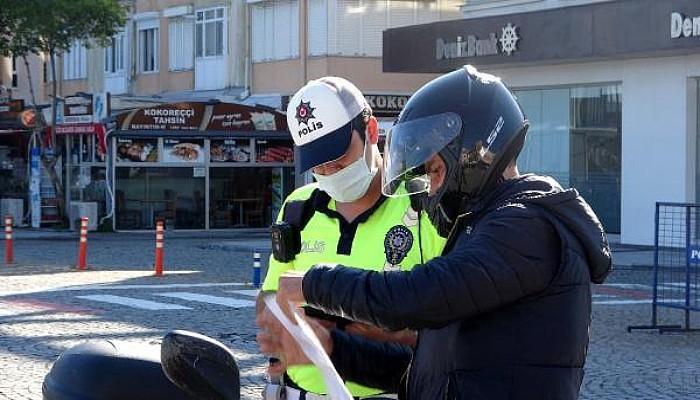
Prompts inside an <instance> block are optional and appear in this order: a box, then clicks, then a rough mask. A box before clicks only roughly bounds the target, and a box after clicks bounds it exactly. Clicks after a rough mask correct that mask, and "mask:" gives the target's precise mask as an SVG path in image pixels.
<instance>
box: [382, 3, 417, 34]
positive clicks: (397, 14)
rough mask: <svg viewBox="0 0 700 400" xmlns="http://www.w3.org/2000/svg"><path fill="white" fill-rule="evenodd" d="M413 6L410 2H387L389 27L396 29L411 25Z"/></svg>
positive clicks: (413, 14) (412, 21)
mask: <svg viewBox="0 0 700 400" xmlns="http://www.w3.org/2000/svg"><path fill="white" fill-rule="evenodd" d="M415 6H416V3H414V2H412V1H400V0H389V26H388V28H398V27H401V26H408V25H413V24H414V21H415Z"/></svg>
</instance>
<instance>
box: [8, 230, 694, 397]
mask: <svg viewBox="0 0 700 400" xmlns="http://www.w3.org/2000/svg"><path fill="white" fill-rule="evenodd" d="M165 236H166V239H165V247H164V274H163V276H161V277H157V276H155V274H154V269H153V265H154V261H155V255H154V254H155V235H154V233H152V232H147V233H145V232H138V233H130V232H122V233H96V232H90V234H89V235H88V253H87V264H88V267H89V268H88V269H87V270H85V271H78V270H77V269H76V265H77V253H78V236H77V234H76V233H75V232H65V231H60V232H57V231H51V230H30V229H19V230H16V232H15V234H14V238H15V240H14V258H15V263H14V264H11V265H7V264H5V263H4V252H5V248H4V246H2V245H0V250H1V251H2V253H1V254H0V257H2V259H1V260H0V365H1V366H2V368H0V399H13V400H14V399H41V398H42V395H41V384H42V381H43V378H44V375H46V373H47V372H48V371H49V370H50V368H51V366H52V364H53V362H54V361H55V360H56V358H57V357H58V356H59V355H60V354H61V352H63V351H64V350H65V349H67V348H69V347H71V346H73V345H75V344H79V343H82V342H84V341H85V340H88V339H110V340H118V341H127V342H134V343H148V344H152V345H157V344H158V343H159V341H160V339H161V338H162V336H163V334H164V333H165V332H167V331H169V330H172V329H185V330H190V331H195V332H199V333H202V334H204V335H207V336H210V337H212V338H214V339H216V340H219V341H221V342H222V343H224V344H225V345H226V346H228V347H229V348H230V349H231V350H232V351H233V352H234V354H235V355H236V357H237V360H238V362H239V366H240V369H241V385H242V398H243V399H259V398H260V391H261V388H262V385H263V382H264V368H265V362H266V359H265V357H263V356H262V355H260V354H259V349H258V346H257V343H256V342H255V330H256V328H255V320H254V307H253V304H254V303H253V301H254V296H255V290H254V287H253V286H252V285H251V283H252V280H253V253H254V251H255V250H258V251H260V253H261V256H262V257H261V259H262V276H264V274H265V269H266V260H267V257H269V251H270V250H269V248H270V245H269V241H268V239H267V233H266V232H265V231H252V232H251V231H221V232H166V235H165ZM613 240H614V238H613ZM613 256H614V260H615V270H614V272H613V273H612V274H611V276H610V277H609V279H608V280H607V282H606V283H605V284H604V285H599V286H596V287H595V291H594V305H593V321H592V325H591V343H590V347H589V355H588V360H587V364H586V376H585V379H584V382H583V386H582V392H581V398H582V399H596V400H599V399H602V400H608V399H609V400H618V399H650V400H651V399H653V400H656V399H669V400H670V399H674V400H676V399H698V398H700V335H698V334H697V333H692V332H676V333H665V334H660V333H659V332H658V330H653V329H640V330H633V331H632V332H628V329H627V328H628V326H643V325H648V324H649V323H650V321H651V295H652V292H651V284H652V269H651V265H652V264H653V252H652V251H651V249H650V248H647V247H635V246H624V245H619V244H614V245H613ZM696 314H697V313H691V327H693V328H697V327H698V322H697V321H696V320H697V315H696ZM659 323H662V324H667V323H668V324H671V323H672V324H683V323H684V316H683V313H682V312H681V311H678V310H670V309H659ZM124 384H133V383H129V382H125V383H124ZM533 384H537V383H536V382H533Z"/></svg>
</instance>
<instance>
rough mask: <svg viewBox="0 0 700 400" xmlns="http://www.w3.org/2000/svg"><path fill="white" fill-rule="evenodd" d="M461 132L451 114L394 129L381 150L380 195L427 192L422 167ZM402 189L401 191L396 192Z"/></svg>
mask: <svg viewBox="0 0 700 400" xmlns="http://www.w3.org/2000/svg"><path fill="white" fill-rule="evenodd" d="M461 130H462V119H461V118H460V117H459V115H457V114H455V113H451V112H450V113H444V114H438V115H431V116H429V117H424V118H419V119H416V120H413V121H408V122H404V123H400V124H397V125H394V126H393V127H392V128H391V129H390V130H389V133H388V134H387V137H386V145H385V147H384V172H383V174H382V193H383V194H384V195H385V196H406V195H411V194H416V193H422V192H430V177H429V176H428V174H427V173H426V171H425V168H424V167H423V165H424V164H425V162H426V161H428V160H430V158H432V157H433V156H434V155H435V154H437V153H438V152H439V151H440V150H442V149H443V148H445V146H447V145H448V144H449V143H450V142H451V141H452V140H454V139H455V138H456V137H457V136H459V133H460V132H461ZM402 183H403V185H402ZM402 186H403V187H404V189H405V190H399V188H400V187H402Z"/></svg>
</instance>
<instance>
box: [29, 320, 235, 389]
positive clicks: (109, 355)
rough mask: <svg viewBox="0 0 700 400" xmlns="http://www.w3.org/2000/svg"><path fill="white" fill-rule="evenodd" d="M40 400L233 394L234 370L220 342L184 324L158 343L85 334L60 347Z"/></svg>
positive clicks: (231, 353)
mask: <svg viewBox="0 0 700 400" xmlns="http://www.w3.org/2000/svg"><path fill="white" fill-rule="evenodd" d="M42 394H43V398H44V400H78V399H80V400H88V399H90V400H117V399H119V400H125V399H129V400H138V399H144V400H145V399H149V400H159V399H163V400H165V399H168V400H193V399H211V400H239V399H240V372H239V369H238V365H237V363H236V359H235V356H234V354H233V352H231V350H229V349H228V348H227V347H226V346H225V345H223V344H222V343H220V342H218V341H216V340H214V339H212V338H210V337H207V336H204V335H201V334H198V333H195V332H189V331H184V330H174V331H170V332H168V333H167V334H166V335H165V336H164V337H163V340H162V343H161V345H160V346H157V345H141V344H134V343H128V342H116V341H111V340H90V341H87V342H85V343H81V344H78V345H76V346H73V347H71V348H69V349H67V350H66V351H64V352H63V353H62V354H61V356H60V357H59V358H58V359H57V360H56V362H55V363H54V364H53V366H52V367H51V370H50V371H49V373H48V374H47V375H46V376H45V377H44V381H43V385H42Z"/></svg>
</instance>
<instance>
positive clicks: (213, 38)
mask: <svg viewBox="0 0 700 400" xmlns="http://www.w3.org/2000/svg"><path fill="white" fill-rule="evenodd" d="M225 14H226V13H225V10H224V8H223V7H219V8H211V9H206V10H200V11H197V24H196V40H197V45H196V55H197V57H217V56H222V55H224V38H225V35H224V31H225V27H226V26H225V20H224V16H225Z"/></svg>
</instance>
